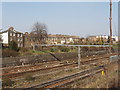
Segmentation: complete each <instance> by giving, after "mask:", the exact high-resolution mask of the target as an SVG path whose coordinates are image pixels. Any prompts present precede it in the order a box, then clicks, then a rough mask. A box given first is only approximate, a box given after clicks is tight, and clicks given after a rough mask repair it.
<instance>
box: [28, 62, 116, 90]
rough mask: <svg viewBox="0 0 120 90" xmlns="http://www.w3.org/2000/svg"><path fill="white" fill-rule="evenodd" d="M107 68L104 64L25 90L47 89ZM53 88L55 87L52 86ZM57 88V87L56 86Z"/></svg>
mask: <svg viewBox="0 0 120 90" xmlns="http://www.w3.org/2000/svg"><path fill="white" fill-rule="evenodd" d="M117 62H118V61H115V62H111V64H116V63H117ZM106 66H108V64H105V65H100V66H98V67H95V68H92V69H89V70H85V71H82V72H79V73H75V74H72V75H69V76H66V77H63V78H60V79H57V80H53V81H50V82H46V83H43V84H39V85H36V86H31V87H28V88H26V89H32V88H45V87H48V86H50V85H54V84H56V83H59V82H62V81H65V80H70V79H71V78H75V77H77V76H80V75H81V76H82V75H84V74H87V73H91V71H96V70H100V69H103V68H104V67H106ZM54 87H55V86H54ZM56 87H57V86H56Z"/></svg>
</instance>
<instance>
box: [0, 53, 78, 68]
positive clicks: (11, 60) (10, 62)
mask: <svg viewBox="0 0 120 90" xmlns="http://www.w3.org/2000/svg"><path fill="white" fill-rule="evenodd" d="M75 57H77V53H56V54H41V55H37V56H24V57H7V58H3V59H2V61H3V62H2V67H6V66H17V65H22V62H23V63H25V64H35V63H40V62H48V61H55V60H58V61H61V60H65V59H72V58H75Z"/></svg>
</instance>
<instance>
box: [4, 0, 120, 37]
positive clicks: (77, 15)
mask: <svg viewBox="0 0 120 90" xmlns="http://www.w3.org/2000/svg"><path fill="white" fill-rule="evenodd" d="M2 10H3V11H2V16H3V17H2V21H3V22H2V25H3V27H2V28H3V29H7V28H9V27H10V26H13V27H14V28H15V29H16V30H18V31H21V32H30V31H31V28H32V25H33V24H34V23H35V22H36V21H39V22H41V23H44V24H46V25H47V27H48V33H50V34H67V35H77V36H80V37H84V36H89V35H108V34H109V2H74V3H73V2H56V3H55V2H17V3H15V2H3V3H2ZM117 27H118V3H117V2H114V3H113V34H114V35H116V34H117V33H118V28H117Z"/></svg>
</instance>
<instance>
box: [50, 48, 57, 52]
mask: <svg viewBox="0 0 120 90" xmlns="http://www.w3.org/2000/svg"><path fill="white" fill-rule="evenodd" d="M50 51H51V52H57V51H58V49H57V48H51V49H50Z"/></svg>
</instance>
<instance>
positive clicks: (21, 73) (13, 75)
mask: <svg viewBox="0 0 120 90" xmlns="http://www.w3.org/2000/svg"><path fill="white" fill-rule="evenodd" d="M108 58H109V56H106V57H100V58H94V59H90V60H86V61H82V62H81V64H82V65H85V64H90V63H92V62H95V61H97V60H100V59H104V60H105V59H108ZM100 61H101V60H100ZM67 66H77V62H75V63H70V64H65V65H59V66H54V67H48V68H40V69H32V70H29V71H23V72H18V73H4V74H2V78H6V77H9V78H14V77H18V76H21V75H23V74H26V73H33V72H37V71H48V70H51V69H52V70H54V69H60V68H62V67H67Z"/></svg>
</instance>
